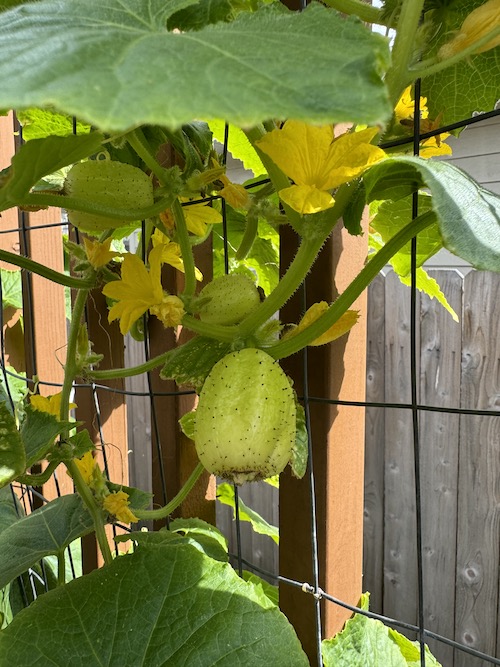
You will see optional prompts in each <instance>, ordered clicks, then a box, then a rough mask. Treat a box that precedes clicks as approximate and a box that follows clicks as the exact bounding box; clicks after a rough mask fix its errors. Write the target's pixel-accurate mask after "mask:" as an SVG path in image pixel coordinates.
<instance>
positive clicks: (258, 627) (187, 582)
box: [0, 539, 309, 667]
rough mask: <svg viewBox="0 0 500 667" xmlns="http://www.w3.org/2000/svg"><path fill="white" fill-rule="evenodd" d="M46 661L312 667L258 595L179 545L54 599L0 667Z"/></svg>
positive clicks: (138, 555)
mask: <svg viewBox="0 0 500 667" xmlns="http://www.w3.org/2000/svg"><path fill="white" fill-rule="evenodd" d="M54 628H61V629H62V631H63V634H64V641H61V633H60V632H54ZM46 656H50V661H51V664H52V665H54V666H56V665H60V667H67V665H68V664H70V663H71V664H81V665H86V667H98V666H101V665H106V666H107V667H136V665H143V667H160V665H175V667H191V666H192V665H196V666H197V667H212V666H213V665H218V666H219V667H238V666H240V667H260V666H261V665H268V664H269V665H275V666H276V667H306V666H307V665H308V664H309V662H308V660H307V657H306V655H305V653H304V652H303V650H302V648H301V646H300V643H299V641H298V639H297V637H296V635H295V632H294V630H293V628H292V626H291V625H290V624H289V623H288V621H287V620H286V618H285V617H284V616H283V614H282V613H281V612H280V611H279V609H278V608H277V607H276V606H275V605H274V604H273V603H272V602H271V601H270V600H269V599H268V598H267V597H266V595H264V593H263V592H262V591H261V589H260V587H255V586H253V585H252V584H250V583H246V582H244V581H243V580H242V579H240V578H239V577H238V576H237V574H236V573H235V571H234V570H233V569H232V568H231V566H230V565H228V564H227V563H223V562H220V561H218V560H214V559H212V558H209V557H208V556H206V555H205V554H203V553H202V552H201V551H199V549H197V548H196V547H195V546H193V545H190V544H189V543H185V542H184V540H183V539H179V540H177V539H176V540H172V541H170V540H168V541H166V542H163V543H160V544H154V543H153V544H144V545H142V546H140V547H139V548H138V549H137V551H136V552H135V553H133V554H129V555H125V556H121V557H120V558H117V559H115V561H114V562H113V563H112V564H111V565H109V566H106V567H104V568H102V569H100V570H95V571H94V572H92V573H91V574H89V575H86V576H84V577H81V578H79V579H76V580H74V581H72V582H70V583H69V584H67V585H66V586H63V587H60V588H58V589H56V590H54V591H49V592H48V593H46V594H45V595H43V596H42V597H40V598H39V599H38V600H37V601H36V602H35V603H34V604H33V605H31V606H30V607H29V608H28V609H26V610H25V611H23V612H21V613H20V614H18V615H17V616H16V617H15V618H14V620H13V621H12V623H11V624H10V625H9V627H7V628H6V629H5V630H3V631H2V633H0V667H10V666H11V665H13V664H25V663H26V664H36V663H37V662H39V663H40V664H42V663H44V660H46ZM75 660H76V662H75Z"/></svg>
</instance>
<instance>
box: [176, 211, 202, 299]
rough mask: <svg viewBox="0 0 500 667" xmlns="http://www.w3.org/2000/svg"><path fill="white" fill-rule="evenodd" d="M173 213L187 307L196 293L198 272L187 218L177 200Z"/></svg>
mask: <svg viewBox="0 0 500 667" xmlns="http://www.w3.org/2000/svg"><path fill="white" fill-rule="evenodd" d="M172 213H173V214H174V220H175V230H176V232H177V239H178V241H179V245H180V248H181V256H182V261H183V263H184V272H185V283H184V297H186V298H187V305H189V301H190V300H191V298H192V297H193V296H194V293H195V291H196V270H195V265H194V255H193V248H192V246H191V242H190V240H189V233H188V228H187V225H186V218H185V217H184V211H183V210H182V206H181V203H180V201H179V200H178V199H177V198H176V199H175V200H174V203H173V204H172Z"/></svg>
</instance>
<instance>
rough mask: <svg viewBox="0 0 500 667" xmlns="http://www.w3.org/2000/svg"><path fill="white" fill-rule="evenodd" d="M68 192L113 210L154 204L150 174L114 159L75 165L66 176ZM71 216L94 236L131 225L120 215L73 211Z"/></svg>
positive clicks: (70, 194) (74, 222) (71, 219)
mask: <svg viewBox="0 0 500 667" xmlns="http://www.w3.org/2000/svg"><path fill="white" fill-rule="evenodd" d="M64 191H65V193H66V194H67V195H68V196H70V197H75V198H78V199H84V200H88V201H91V202H95V203H96V204H102V205H105V206H107V207H109V208H112V209H113V208H114V209H137V208H146V207H148V206H151V205H152V204H153V203H154V199H153V184H152V182H151V179H150V178H149V176H148V175H147V174H145V173H144V172H143V171H141V170H140V169H138V168H137V167H133V166H132V165H131V164H125V163H124V162H116V161H114V160H88V161H87V162H78V163H77V164H75V165H73V167H71V169H70V170H69V172H68V175H67V176H66V180H65V182H64ZM68 218H69V221H70V222H71V223H72V224H73V225H75V227H78V229H80V230H81V231H82V232H87V233H88V234H94V235H98V234H101V233H102V232H104V231H106V230H107V229H117V228H118V227H123V226H125V225H128V224H130V221H126V220H121V219H120V218H108V217H105V216H102V215H95V214H94V213H83V212H81V211H71V210H69V211H68Z"/></svg>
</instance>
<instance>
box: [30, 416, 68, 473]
mask: <svg viewBox="0 0 500 667" xmlns="http://www.w3.org/2000/svg"><path fill="white" fill-rule="evenodd" d="M71 426H74V422H69V421H59V420H58V419H57V417H55V416H54V415H51V414H49V413H48V412H42V411H41V410H35V409H34V408H32V407H31V405H27V406H26V409H25V418H24V421H23V423H22V426H21V439H22V441H23V445H24V449H25V452H26V468H30V467H31V466H32V465H33V464H34V463H37V462H38V461H42V460H43V459H44V458H45V457H46V456H47V454H48V453H49V451H50V449H51V448H52V445H53V444H54V440H55V439H56V438H57V436H58V435H60V434H61V433H62V432H63V431H64V430H65V429H67V428H68V427H71Z"/></svg>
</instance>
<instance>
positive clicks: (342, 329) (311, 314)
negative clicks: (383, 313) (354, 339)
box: [282, 301, 359, 346]
mask: <svg viewBox="0 0 500 667" xmlns="http://www.w3.org/2000/svg"><path fill="white" fill-rule="evenodd" d="M328 308H329V305H328V303H327V302H326V301H319V302H318V303H313V305H312V306H311V307H310V308H308V310H307V311H306V313H305V315H304V317H303V318H302V319H301V320H300V322H299V323H298V325H297V326H296V327H294V328H293V329H291V331H288V332H287V333H286V334H285V335H284V336H283V338H282V340H285V339H286V338H292V336H296V335H297V334H299V333H300V332H301V331H304V329H307V327H308V326H310V325H311V324H312V323H313V322H315V321H316V320H317V319H318V318H319V317H321V315H323V313H326V311H327V310H328ZM358 318H359V313H358V311H357V310H347V311H346V312H345V313H344V314H343V315H342V316H341V317H340V318H339V319H338V320H337V321H336V322H335V324H333V325H332V326H331V327H330V328H329V329H328V330H327V331H325V333H324V334H321V336H319V337H318V338H316V339H315V340H313V342H312V343H309V345H313V346H317V345H325V344H326V343H331V342H332V340H336V339H337V338H340V336H343V335H344V334H345V333H347V332H348V331H349V330H350V329H352V327H353V326H354V325H355V324H356V322H357V321H358Z"/></svg>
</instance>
